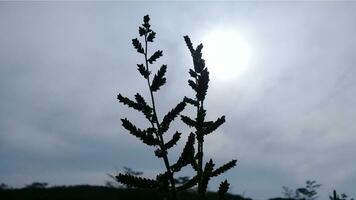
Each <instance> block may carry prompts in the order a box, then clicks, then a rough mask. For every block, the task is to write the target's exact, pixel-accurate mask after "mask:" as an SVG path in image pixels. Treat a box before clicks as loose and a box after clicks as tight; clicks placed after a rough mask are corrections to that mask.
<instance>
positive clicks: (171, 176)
mask: <svg viewBox="0 0 356 200" xmlns="http://www.w3.org/2000/svg"><path fill="white" fill-rule="evenodd" d="M147 46H148V45H147V34H145V53H144V55H145V64H146V69H147V70H149V68H148V59H147ZM147 84H148V88H149V90H150V95H151V101H152V109H153V117H154V121H155V122H156V127H157V132H156V137H157V138H158V140H159V142H160V144H159V146H160V148H161V151H162V158H163V161H164V165H165V167H166V170H167V172H168V177H169V181H170V183H171V186H172V190H171V192H172V198H173V200H176V199H177V194H176V193H177V192H176V187H175V182H174V177H173V173H172V170H171V168H170V166H171V165H170V164H169V160H168V156H167V154H168V152H167V149H166V148H165V146H164V140H163V136H162V133H161V130H160V123H159V121H158V117H157V112H156V105H155V99H154V96H153V92H152V90H151V82H150V77H149V76H148V77H147ZM151 124H152V126H153V128H154V123H153V122H151Z"/></svg>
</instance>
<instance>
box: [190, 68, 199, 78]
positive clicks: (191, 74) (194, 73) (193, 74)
mask: <svg viewBox="0 0 356 200" xmlns="http://www.w3.org/2000/svg"><path fill="white" fill-rule="evenodd" d="M189 74H190V76H191V77H193V78H196V77H197V76H198V74H197V73H196V72H195V71H194V70H192V69H189Z"/></svg>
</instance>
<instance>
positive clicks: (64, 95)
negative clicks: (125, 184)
mask: <svg viewBox="0 0 356 200" xmlns="http://www.w3.org/2000/svg"><path fill="white" fill-rule="evenodd" d="M355 9H356V3H354V2H348V3H339V2H225V3H212V2H209V3H208V2H194V3H191V2H185V3H177V2H176V3H173V2H171V3H168V2H166V3H164V2H155V3H149V2H147V3H145V2H137V3H123V2H116V3H109V2H104V3H92V2H90V3H88V2H87V3H70V2H69V3H68V2H67V3H58V2H57V3H48V2H27V3H21V2H18V3H10V2H1V3H0V30H1V31H0V97H1V101H0V157H1V162H0V182H5V183H7V184H9V185H12V186H23V185H24V184H29V183H31V182H33V181H45V182H49V183H50V184H52V185H55V184H80V183H86V184H104V182H105V181H106V180H109V178H108V177H107V176H106V173H115V171H117V170H120V169H121V168H122V167H123V166H128V167H132V168H133V169H135V170H141V171H144V172H145V174H146V175H147V176H153V175H154V174H155V173H156V172H157V171H158V170H161V169H163V164H162V162H161V161H160V160H158V159H157V158H156V157H154V156H153V151H151V150H153V149H148V148H147V147H146V146H145V145H144V144H142V143H141V142H140V141H138V140H137V139H136V138H134V137H133V136H131V135H129V134H127V132H126V131H125V130H124V129H123V128H121V125H120V121H119V119H120V118H123V117H128V118H130V119H131V120H133V121H135V122H143V118H142V116H140V114H139V113H136V112H131V110H129V109H127V108H126V107H124V106H123V105H120V104H119V103H118V102H117V100H116V95H117V94H118V93H122V94H124V95H125V96H133V95H134V94H135V93H136V92H142V93H143V94H144V95H147V90H146V89H147V86H146V84H145V81H144V80H142V79H140V77H139V75H138V73H137V71H136V63H140V62H142V57H140V56H139V55H138V54H137V53H136V52H135V50H134V49H133V48H132V46H131V39H132V38H134V37H138V32H137V29H138V26H139V25H140V24H141V23H142V17H143V16H144V15H145V14H150V16H151V19H152V21H151V23H152V26H153V29H154V30H155V31H156V32H157V39H156V42H155V45H154V47H155V48H159V49H162V50H163V51H164V57H163V58H162V59H161V60H160V61H159V62H158V64H162V63H166V64H168V75H167V79H168V81H167V84H166V86H165V87H164V88H163V89H162V90H161V91H160V92H159V93H158V95H157V98H160V99H159V101H158V108H159V114H160V116H162V115H163V114H164V113H165V112H166V111H168V109H170V108H171V107H172V106H174V105H175V104H176V103H177V102H178V101H179V100H181V99H182V97H183V96H184V95H186V96H189V95H190V96H191V95H192V92H191V91H190V89H189V86H188V85H187V84H186V83H187V80H188V78H189V77H188V73H187V70H188V68H189V67H190V66H191V65H192V64H191V60H190V58H189V52H188V50H187V48H186V46H185V43H184V40H183V36H184V35H190V36H191V39H192V41H193V42H194V43H195V44H198V43H199V42H201V41H202V38H203V37H204V35H206V34H208V33H209V31H212V30H214V29H216V27H219V28H220V29H223V30H224V29H225V28H226V29H234V30H236V31H237V32H239V33H240V34H241V35H243V36H244V38H245V39H246V41H247V42H248V44H249V46H250V48H251V55H250V56H251V59H250V60H249V63H248V65H247V66H246V69H245V70H244V72H243V73H242V74H240V75H239V77H238V78H236V79H233V80H229V81H225V82H224V81H216V80H214V79H213V80H212V81H211V83H210V88H209V91H208V100H207V109H208V118H211V119H214V118H215V117H217V116H220V115H223V114H225V115H226V116H227V122H226V123H225V124H224V125H223V126H222V127H221V128H220V129H219V130H218V131H217V132H216V133H214V134H213V135H211V136H209V137H208V138H207V141H206V142H207V144H206V147H207V153H206V158H209V157H212V158H214V159H215V161H216V162H217V164H222V163H223V162H225V161H228V160H230V159H233V158H237V159H238V160H239V163H238V166H237V167H236V168H234V169H233V170H231V171H230V172H229V173H226V174H224V175H223V176H222V177H220V178H218V179H216V180H217V181H220V180H223V179H225V178H228V179H229V181H230V182H231V185H232V189H231V192H233V193H239V194H242V193H244V194H245V195H246V196H249V197H253V198H257V199H266V198H269V197H276V196H281V187H282V186H283V185H286V186H289V187H291V188H296V187H298V186H302V185H304V182H305V181H306V180H307V179H315V180H317V181H318V182H319V183H322V184H323V186H322V188H321V189H320V194H321V197H323V198H326V195H327V194H330V193H331V192H332V189H334V188H335V189H337V190H338V191H340V192H345V193H347V194H349V195H351V196H353V197H356V191H355V190H354V188H355V187H356V167H355V166H356V161H355V159H354V154H355V153H356V124H355V123H354V119H355V117H356V116H355V113H356V107H355V106H354V102H355V98H356V86H355V83H356V69H355V63H356V57H355V48H356V37H355V35H356V13H355ZM221 51H224V49H222V50H221ZM205 59H206V60H207V61H208V60H209V58H208V57H206V58H205ZM208 67H209V66H208ZM186 113H189V110H188V111H186ZM173 128H176V129H178V128H179V129H183V130H184V131H185V134H187V133H188V131H189V130H188V129H187V128H186V127H185V126H183V125H182V124H181V123H180V122H176V123H175V124H174V127H173ZM172 131H173V129H172ZM183 139H184V140H185V139H186V138H185V137H184V138H183ZM184 140H182V141H181V144H180V145H178V147H176V148H175V149H174V151H172V152H170V153H171V155H172V156H173V157H176V156H177V155H178V153H180V151H181V148H182V145H183V144H182V143H184ZM188 173H189V171H188ZM217 181H214V182H212V184H210V185H209V188H210V189H211V190H216V189H217V184H218V182H217Z"/></svg>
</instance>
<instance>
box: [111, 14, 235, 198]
mask: <svg viewBox="0 0 356 200" xmlns="http://www.w3.org/2000/svg"><path fill="white" fill-rule="evenodd" d="M138 32H139V35H140V37H141V38H142V43H141V41H140V40H139V39H138V38H135V39H133V40H132V44H133V47H134V48H135V49H136V50H137V52H138V53H140V54H142V55H143V57H144V60H145V62H144V63H142V64H137V70H138V71H139V73H140V75H141V76H142V77H143V78H144V79H146V81H147V86H148V89H149V94H150V100H151V101H150V104H149V103H147V102H146V100H145V99H144V98H143V97H142V95H140V94H136V95H135V100H131V99H129V98H128V97H124V96H122V95H121V94H119V95H118V96H117V98H118V100H119V101H120V102H121V103H123V104H124V105H127V106H128V107H130V108H133V109H135V110H137V111H139V112H141V113H143V114H144V116H145V117H146V119H147V120H148V121H149V124H150V127H147V128H146V129H141V128H138V127H137V126H136V125H134V124H133V123H132V122H131V121H130V120H128V119H127V118H123V119H121V122H122V126H123V127H124V128H125V129H126V130H128V132H129V133H130V134H132V135H134V136H135V137H137V138H138V139H140V140H141V141H142V142H143V143H144V144H146V145H148V146H153V147H155V149H156V150H155V151H154V153H155V156H157V157H158V158H161V159H162V160H163V163H164V165H165V168H166V171H165V172H162V173H160V174H158V175H157V176H156V179H147V178H143V177H140V175H142V174H128V173H126V174H125V173H119V174H118V175H117V176H115V178H116V180H117V181H118V182H120V183H123V184H125V185H127V186H131V187H135V188H144V189H153V190H156V191H160V192H161V194H167V193H169V194H170V195H169V196H167V195H166V197H168V198H171V199H173V200H175V199H177V191H179V192H181V191H184V190H188V189H191V188H193V187H195V186H197V187H198V193H199V196H200V197H203V196H204V195H205V194H206V191H207V186H208V183H209V180H210V179H211V178H212V177H214V176H218V175H220V174H222V173H224V172H226V171H228V170H229V169H231V168H233V167H234V166H235V165H236V162H237V161H236V160H232V161H230V162H228V163H226V164H224V165H222V166H220V167H218V168H214V166H215V164H214V162H213V160H212V159H210V160H209V162H207V163H206V164H205V165H203V144H204V137H205V136H206V135H208V134H210V133H212V132H213V131H215V130H216V129H217V128H218V127H219V126H220V125H222V124H223V123H224V122H225V116H222V117H220V118H218V119H217V120H215V121H206V120H205V116H206V109H205V108H204V100H205V99H206V95H207V91H208V87H209V71H208V69H207V68H206V66H205V61H204V59H203V58H202V52H201V51H202V48H203V45H202V44H200V45H198V46H197V48H194V47H193V44H192V42H191V41H190V39H189V37H188V36H184V40H185V42H186V44H187V46H188V49H189V51H190V53H191V56H192V59H193V65H194V68H193V69H190V70H189V74H190V76H191V77H192V79H191V80H189V81H188V85H189V86H190V87H192V89H193V90H194V91H195V97H194V98H188V97H184V98H183V100H182V101H181V102H179V103H178V104H177V105H176V106H175V107H174V108H172V109H171V110H170V111H169V112H168V113H167V114H166V115H165V116H164V117H163V119H162V120H161V121H160V120H159V119H158V116H157V110H156V105H155V95H154V94H155V93H156V92H158V91H159V90H160V89H161V88H162V87H163V86H164V85H165V84H166V81H167V80H166V77H165V76H166V73H167V65H161V67H160V68H159V69H158V70H157V73H156V74H154V75H153V79H151V78H152V77H151V65H152V64H153V63H155V62H157V61H158V59H159V58H160V57H162V56H163V51H162V50H156V51H154V53H153V54H152V55H148V47H149V43H152V42H154V39H155V38H156V32H154V31H153V30H152V29H151V25H150V18H149V16H148V15H146V16H144V17H143V24H142V26H140V27H139V30H138ZM187 104H190V105H192V106H194V107H195V108H196V109H197V115H196V117H195V118H194V119H192V118H191V117H189V116H184V115H181V114H180V113H181V112H182V111H183V110H184V109H185V107H186V105H187ZM178 116H180V118H181V120H182V121H183V122H184V123H185V124H187V125H188V126H190V127H192V128H194V129H195V130H194V132H192V133H190V134H189V136H188V140H187V142H186V144H185V146H184V148H183V150H182V153H181V154H180V156H179V158H178V160H177V161H176V162H175V163H173V164H172V163H171V161H170V160H169V157H168V150H170V149H171V148H173V147H174V146H175V145H176V144H177V142H178V141H179V140H180V139H181V135H182V133H181V132H179V131H175V133H174V134H173V135H172V136H171V137H169V138H170V139H169V140H168V142H166V141H165V140H164V138H163V134H165V133H166V132H168V131H169V128H170V125H171V123H172V122H173V121H174V120H175V119H176V118H177V117H178ZM195 141H197V144H196V142H195ZM195 145H197V147H198V148H197V151H196V150H195ZM187 166H191V167H192V168H193V169H194V170H195V171H196V175H195V176H193V177H192V178H190V179H189V178H187V177H185V178H184V179H183V181H181V182H177V180H179V179H175V178H174V174H175V173H177V172H180V171H181V169H182V168H183V167H187ZM176 183H177V184H178V185H177V186H176ZM228 188H229V184H228V183H227V181H226V180H225V181H224V182H222V183H221V184H220V188H219V193H218V194H219V199H223V198H224V195H225V193H226V192H227V190H228Z"/></svg>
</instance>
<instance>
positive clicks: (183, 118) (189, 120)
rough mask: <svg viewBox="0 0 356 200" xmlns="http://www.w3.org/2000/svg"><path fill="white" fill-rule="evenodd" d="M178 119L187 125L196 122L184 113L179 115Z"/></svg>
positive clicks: (192, 125) (194, 124)
mask: <svg viewBox="0 0 356 200" xmlns="http://www.w3.org/2000/svg"><path fill="white" fill-rule="evenodd" d="M180 119H181V120H182V121H183V122H184V123H185V124H186V125H188V126H189V127H195V126H196V122H195V121H194V120H192V119H191V118H190V117H188V116H185V115H181V116H180Z"/></svg>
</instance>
